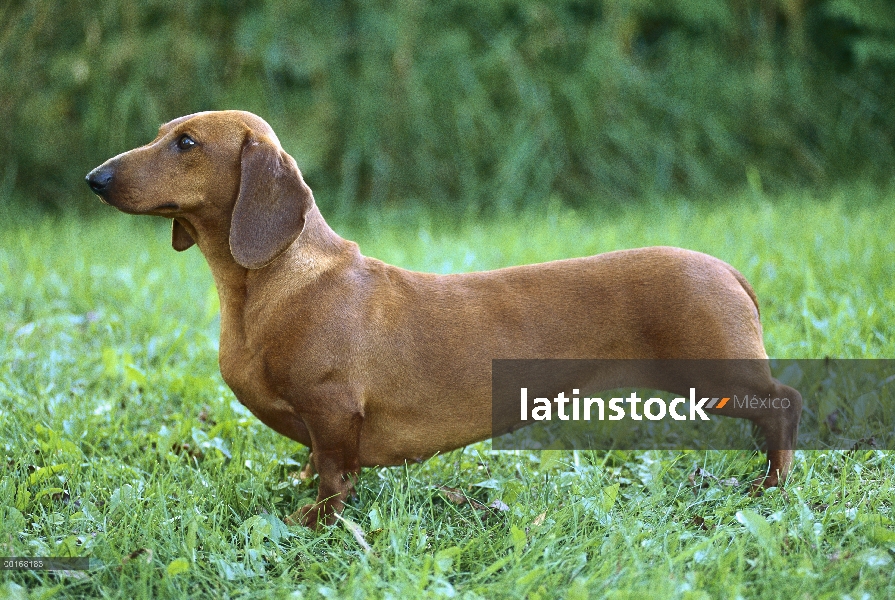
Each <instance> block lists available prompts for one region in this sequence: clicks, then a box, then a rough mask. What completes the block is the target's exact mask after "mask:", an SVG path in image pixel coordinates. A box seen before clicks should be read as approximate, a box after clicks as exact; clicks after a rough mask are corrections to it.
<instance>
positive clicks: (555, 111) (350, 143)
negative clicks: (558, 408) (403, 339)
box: [0, 0, 895, 208]
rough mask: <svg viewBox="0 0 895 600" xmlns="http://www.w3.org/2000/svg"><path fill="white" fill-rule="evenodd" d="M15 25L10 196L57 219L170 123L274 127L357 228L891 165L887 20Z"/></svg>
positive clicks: (852, 4) (16, 10) (831, 8)
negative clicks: (373, 219) (402, 203)
mask: <svg viewBox="0 0 895 600" xmlns="http://www.w3.org/2000/svg"><path fill="white" fill-rule="evenodd" d="M0 18H2V20H3V23H4V25H3V29H2V32H0V120H2V122H3V124H4V127H3V128H2V133H0V135H2V136H3V137H2V139H0V169H2V171H0V173H2V175H0V187H2V188H3V189H7V190H8V189H10V188H11V187H13V186H14V187H16V188H18V189H19V190H20V191H21V192H22V193H24V194H27V195H28V196H30V197H34V198H37V199H39V200H40V201H41V202H42V203H47V204H52V203H57V204H58V203H61V201H60V200H58V199H59V198H70V197H71V196H72V194H73V193H74V194H79V195H81V196H86V193H82V192H81V190H80V188H79V186H81V185H82V183H81V179H82V178H83V175H84V174H85V173H86V172H87V170H89V169H90V168H91V167H93V166H95V165H96V164H98V163H99V162H100V161H102V160H104V159H105V158H108V157H109V156H111V155H113V154H115V153H118V152H121V151H123V150H126V149H129V148H131V147H133V146H135V145H138V144H142V143H145V142H147V141H149V140H150V139H152V137H153V135H154V133H155V129H156V127H157V126H158V125H159V124H160V123H162V122H164V121H167V120H168V119H171V118H173V117H176V116H179V115H182V114H187V113H190V112H194V111H199V110H208V109H223V108H242V109H246V110H251V111H253V112H256V113H258V114H260V115H261V116H263V117H265V118H266V119H267V120H268V121H270V122H271V124H272V125H273V126H274V128H275V129H276V130H277V132H278V134H279V135H280V138H281V141H282V142H283V144H284V146H285V147H286V149H287V150H288V151H289V152H290V153H292V154H293V155H294V156H295V157H296V159H297V160H298V162H299V166H300V167H301V168H302V169H303V171H304V173H305V176H306V178H307V179H308V180H309V182H310V183H311V185H312V186H313V187H314V188H315V190H317V192H318V195H323V196H324V197H327V198H330V199H332V201H335V202H338V203H339V204H340V205H341V206H342V207H343V208H348V207H350V206H352V205H353V204H354V203H355V202H358V201H365V202H370V201H372V202H375V203H378V202H382V201H384V200H386V199H395V198H398V199H400V198H413V199H416V200H419V201H424V202H430V203H438V202H444V201H449V202H461V203H464V204H471V205H475V206H497V207H505V206H512V205H519V204H524V203H526V202H530V201H541V200H543V199H545V198H547V197H549V196H550V195H556V196H558V197H560V198H562V199H564V200H566V201H569V202H572V203H580V202H585V201H587V200H589V199H593V198H595V197H600V196H614V197H621V198H627V197H637V196H641V195H644V194H651V193H656V192H658V193H666V192H672V193H682V194H699V195H703V196H705V195H707V196H710V197H711V196H716V195H720V194H721V193H724V192H728V191H730V190H732V189H734V188H736V187H740V186H743V185H745V184H747V182H748V184H749V185H751V186H752V187H753V188H754V187H756V186H759V187H760V186H762V185H764V186H765V187H767V186H782V185H791V184H796V185H805V184H807V185H813V186H823V185H827V184H829V183H831V182H833V181H838V180H842V179H854V178H872V179H876V180H888V179H889V178H890V177H891V175H890V174H891V173H892V172H893V167H895V150H893V138H895V94H893V91H895V90H893V85H892V83H891V82H892V81H893V75H895V7H893V5H892V4H891V3H890V2H889V1H888V0H765V1H764V2H757V1H746V2H743V1H738V0H737V1H735V0H726V1H721V0H719V1H716V2H704V1H702V0H666V1H664V2H650V1H646V0H614V1H612V2H608V1H607V2H593V3H591V2H581V1H573V0H562V1H559V0H558V1H554V2H540V1H535V0H506V1H503V2H470V1H468V0H450V1H448V0H445V1H443V2H429V3H427V2H420V1H418V0H414V1H410V0H408V1H405V2H397V3H390V2H336V1H324V0H318V1H309V0H305V1H298V2H285V1H283V2H260V1H252V0H245V1H238V2H224V1H223V0H201V1H196V2H189V3H176V2H168V1H164V0H152V1H150V2H144V3H133V2H124V1H121V0H105V1H103V2H100V3H97V5H91V6H88V5H86V4H82V3H78V2H68V3H63V2H12V3H9V4H6V5H5V8H0ZM0 191H2V190H0ZM76 197H77V196H76Z"/></svg>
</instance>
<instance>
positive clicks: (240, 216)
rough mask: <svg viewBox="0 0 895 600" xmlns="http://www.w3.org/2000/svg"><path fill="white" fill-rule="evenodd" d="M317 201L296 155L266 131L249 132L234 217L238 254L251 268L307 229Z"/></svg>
mask: <svg viewBox="0 0 895 600" xmlns="http://www.w3.org/2000/svg"><path fill="white" fill-rule="evenodd" d="M312 203H313V199H312V196H311V189H310V188H309V187H308V186H307V184H305V182H304V180H303V179H302V178H301V173H299V171H298V167H297V166H295V161H294V160H293V159H292V157H291V156H289V155H288V154H286V153H285V152H284V151H283V150H281V149H280V148H279V146H278V145H277V144H275V143H274V142H272V141H271V140H270V139H269V138H267V137H265V136H263V135H259V136H257V137H255V136H249V137H248V138H247V139H246V141H245V143H244V144H243V147H242V179H241V180H240V185H239V197H238V198H237V199H236V205H235V206H234V207H233V217H232V218H231V221H230V252H231V253H232V254H233V258H235V259H236V262H238V263H239V264H240V265H242V266H243V267H245V268H247V269H259V268H261V267H263V266H264V265H266V264H267V263H269V262H270V261H272V260H273V259H274V258H276V257H277V256H279V254H280V253H281V252H282V251H283V250H285V249H286V248H288V247H289V245H290V244H291V243H292V242H293V241H295V238H297V237H298V235H299V234H300V233H301V230H302V229H303V228H304V226H305V215H306V214H307V212H308V210H309V209H310V208H311V205H312Z"/></svg>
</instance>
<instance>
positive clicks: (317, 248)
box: [191, 203, 359, 305]
mask: <svg viewBox="0 0 895 600" xmlns="http://www.w3.org/2000/svg"><path fill="white" fill-rule="evenodd" d="M191 227H192V229H193V230H194V231H195V239H196V244H197V245H198V246H199V249H200V250H201V251H202V254H203V255H204V256H205V260H206V261H207V262H208V266H209V268H210V269H211V274H212V276H213V277H214V282H215V285H216V286H217V289H218V293H219V294H220V295H221V303H222V305H223V304H224V302H225V299H226V298H228V297H232V296H233V295H241V294H242V293H244V290H245V287H246V282H247V281H249V280H251V279H253V278H255V277H257V276H258V275H260V274H261V273H263V274H264V276H265V277H268V278H269V277H271V276H275V277H288V278H289V279H290V286H291V287H293V288H294V287H295V286H296V285H301V284H302V282H306V283H310V282H311V281H313V280H315V279H316V278H317V277H319V276H320V274H321V273H323V272H324V271H326V270H328V269H329V268H330V267H331V266H332V264H333V263H334V262H336V261H338V260H340V259H342V258H343V257H345V256H346V255H357V256H359V251H358V248H357V244H355V243H354V242H350V241H347V240H345V239H342V238H341V237H339V235H338V234H337V233H336V232H335V231H333V230H332V228H330V226H329V224H327V222H326V221H325V220H324V218H323V215H321V214H320V210H319V209H318V208H317V205H316V203H315V204H312V206H311V208H310V209H309V210H308V213H307V214H306V216H305V225H304V228H303V229H302V231H301V233H300V234H299V236H298V237H297V238H296V239H295V241H294V242H292V244H291V245H290V246H289V247H288V248H286V250H284V251H283V252H282V253H281V254H280V255H279V256H277V257H276V258H274V259H273V260H272V261H271V262H270V263H269V264H267V265H265V266H264V267H262V268H260V269H246V268H245V267H243V266H241V265H240V264H238V263H237V262H236V260H234V258H233V254H232V253H231V251H230V237H229V231H225V232H220V231H215V230H214V229H213V228H207V227H204V226H203V223H202V222H201V221H196V222H192V223H191Z"/></svg>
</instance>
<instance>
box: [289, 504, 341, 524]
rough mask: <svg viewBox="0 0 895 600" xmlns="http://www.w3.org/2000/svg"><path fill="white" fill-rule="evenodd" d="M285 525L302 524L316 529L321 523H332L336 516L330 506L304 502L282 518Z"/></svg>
mask: <svg viewBox="0 0 895 600" xmlns="http://www.w3.org/2000/svg"><path fill="white" fill-rule="evenodd" d="M283 522H284V523H285V524H286V525H304V526H305V527H307V528H308V529H317V528H318V527H320V526H321V525H332V524H334V523H335V522H336V516H335V513H334V511H333V510H332V508H330V507H329V506H327V505H326V504H306V505H305V506H302V507H301V508H299V509H298V510H297V511H295V512H294V513H292V514H291V515H289V516H288V517H286V518H285V519H283Z"/></svg>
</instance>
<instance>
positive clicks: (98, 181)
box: [87, 167, 112, 195]
mask: <svg viewBox="0 0 895 600" xmlns="http://www.w3.org/2000/svg"><path fill="white" fill-rule="evenodd" d="M111 184H112V170H111V169H104V168H102V167H97V168H95V169H93V170H92V171H90V173H88V174H87V185H89V186H90V189H91V190H93V191H94V192H96V193H97V194H100V195H102V194H104V193H105V192H107V191H109V186H110V185H111Z"/></svg>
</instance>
